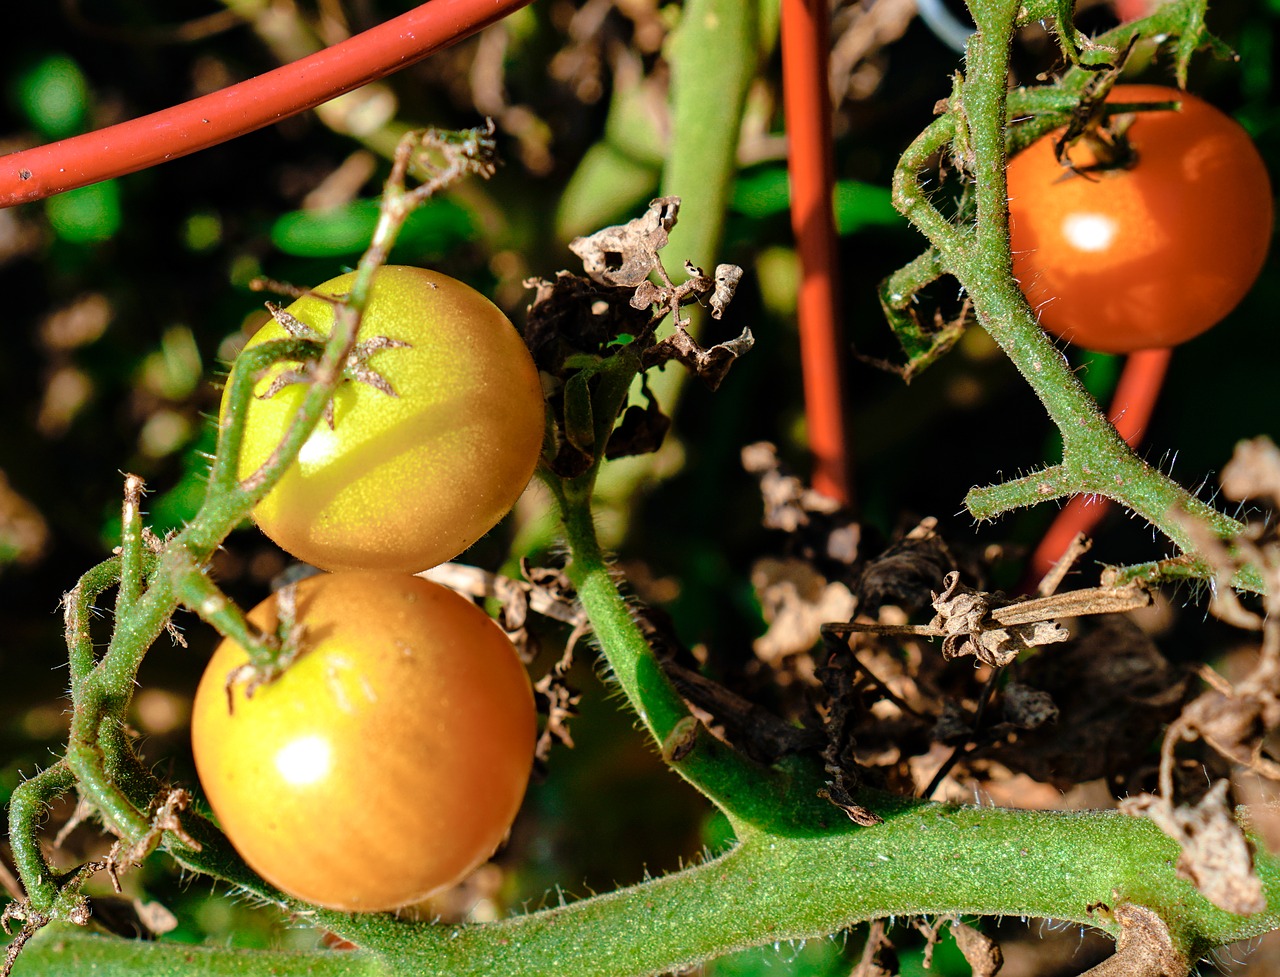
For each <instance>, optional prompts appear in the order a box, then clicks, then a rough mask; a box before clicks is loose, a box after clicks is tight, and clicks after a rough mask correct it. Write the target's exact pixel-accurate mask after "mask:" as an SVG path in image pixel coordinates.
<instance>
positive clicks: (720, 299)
mask: <svg viewBox="0 0 1280 977" xmlns="http://www.w3.org/2000/svg"><path fill="white" fill-rule="evenodd" d="M741 280H742V269H741V268H739V267H738V266H737V265H716V274H715V282H716V288H715V292H713V293H712V295H711V317H712V318H713V319H719V318H720V317H721V316H723V315H724V310H725V308H726V307H727V306H728V305H729V303H730V302H732V301H733V296H734V293H735V292H736V291H737V290H738V282H740V281H741Z"/></svg>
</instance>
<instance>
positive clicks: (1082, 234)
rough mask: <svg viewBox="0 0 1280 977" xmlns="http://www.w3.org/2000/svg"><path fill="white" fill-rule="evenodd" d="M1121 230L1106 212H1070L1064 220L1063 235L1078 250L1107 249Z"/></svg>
mask: <svg viewBox="0 0 1280 977" xmlns="http://www.w3.org/2000/svg"><path fill="white" fill-rule="evenodd" d="M1118 230H1119V225H1118V224H1117V223H1116V222H1115V219H1114V218H1112V217H1109V216H1108V215H1106V214H1070V215H1068V216H1067V218H1066V219H1065V220H1063V222H1062V236H1063V237H1064V238H1066V239H1067V241H1068V242H1069V243H1070V244H1071V246H1072V247H1074V248H1075V249H1076V250H1077V251H1105V250H1107V248H1109V247H1110V246H1111V242H1112V240H1113V239H1114V238H1115V236H1116V232H1117V231H1118Z"/></svg>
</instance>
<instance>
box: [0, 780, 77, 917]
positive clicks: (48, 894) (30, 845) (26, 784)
mask: <svg viewBox="0 0 1280 977" xmlns="http://www.w3.org/2000/svg"><path fill="white" fill-rule="evenodd" d="M74 786H75V777H74V776H73V775H72V773H71V768H70V767H68V766H67V764H66V763H65V762H63V761H59V762H57V763H55V764H54V765H53V766H51V767H49V768H48V769H47V770H42V771H40V773H38V774H36V775H35V776H34V777H32V778H30V779H29V780H24V781H23V782H22V783H20V784H19V785H18V786H17V787H15V788H14V790H13V794H12V796H11V797H10V800H9V847H10V850H11V852H12V854H13V862H14V865H15V866H17V869H18V874H19V876H20V877H21V878H22V884H23V886H24V888H25V889H26V890H27V898H28V899H29V900H30V902H31V905H32V906H33V907H34V908H35V909H36V910H37V911H39V912H48V911H49V910H50V908H52V906H53V904H54V901H55V900H56V899H57V897H58V886H57V884H56V880H55V879H54V878H53V870H52V869H51V868H50V867H49V863H48V862H46V861H45V858H44V851H43V849H42V848H41V845H40V825H41V822H42V821H43V820H44V814H45V812H46V811H47V810H48V809H49V804H50V803H52V802H53V801H54V800H55V799H56V798H58V797H61V796H62V795H63V794H65V793H66V792H67V791H69V790H71V788H72V787H74Z"/></svg>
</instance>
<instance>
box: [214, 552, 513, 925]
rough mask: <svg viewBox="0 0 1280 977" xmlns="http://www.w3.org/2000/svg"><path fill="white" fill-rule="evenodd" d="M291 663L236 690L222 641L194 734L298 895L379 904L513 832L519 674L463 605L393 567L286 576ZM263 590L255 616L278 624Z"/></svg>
mask: <svg viewBox="0 0 1280 977" xmlns="http://www.w3.org/2000/svg"><path fill="white" fill-rule="evenodd" d="M296 594H297V620H298V621H299V622H300V623H301V624H302V625H303V628H304V631H303V637H302V650H301V653H300V655H299V656H298V658H297V659H296V660H295V661H294V662H293V663H292V664H291V665H290V666H289V667H288V668H287V669H286V670H285V672H284V674H283V675H281V676H280V677H279V678H278V679H276V680H275V681H274V682H271V683H268V684H265V685H261V686H259V687H258V688H257V689H256V690H254V692H253V695H252V698H246V696H245V686H244V682H243V681H237V682H236V684H235V685H234V686H233V687H232V697H231V702H230V703H229V701H228V694H227V678H228V675H229V674H230V673H231V672H232V671H233V670H235V669H236V668H237V667H238V666H240V665H243V664H245V663H246V662H247V660H248V659H247V656H246V654H245V652H244V650H243V649H242V648H241V647H240V645H238V644H237V643H235V642H233V641H230V640H227V641H224V642H223V643H222V644H221V645H220V646H219V647H218V649H217V651H216V652H215V653H214V656H213V658H212V659H211V660H210V662H209V666H208V668H207V669H206V671H205V674H204V677H203V678H202V679H201V681H200V687H199V689H198V691H197V693H196V698H195V706H194V710H193V714H192V729H191V736H192V746H193V749H194V752H195V760H196V768H197V770H198V772H199V774H200V782H201V784H202V785H203V787H204V792H205V796H206V797H207V798H208V801H209V804H210V805H211V806H212V808H213V810H214V813H215V814H216V815H217V819H218V822H219V824H220V825H221V827H222V829H223V831H224V832H226V835H227V837H228V838H229V839H230V840H231V842H232V844H234V845H235V847H236V849H237V850H238V851H239V852H240V854H241V855H242V856H243V857H244V859H245V861H246V862H248V863H249V865H250V866H251V867H252V868H253V869H254V870H255V871H257V872H258V873H259V874H260V875H261V876H262V877H263V878H264V879H266V880H267V881H269V882H271V883H272V884H274V885H276V886H278V887H279V888H280V889H282V890H283V891H285V892H287V893H289V894H290V895H293V896H295V897H297V898H299V899H302V900H305V901H306V902H310V903H314V904H316V905H320V906H328V907H330V908H333V909H342V910H350V911H374V910H389V909H395V908H397V907H400V906H404V905H408V904H409V903H413V902H417V901H418V900H420V899H422V898H423V897H425V896H427V895H429V894H430V893H432V892H434V891H436V890H438V889H441V888H443V887H446V886H448V885H451V884H453V883H455V882H457V881H459V880H460V879H461V878H462V877H464V876H465V875H466V874H467V873H469V872H470V871H471V870H472V869H474V868H476V867H477V866H478V865H480V864H481V863H483V862H484V861H485V860H486V859H487V858H489V857H490V856H491V855H492V854H493V852H494V850H495V849H496V848H497V847H498V845H499V844H501V842H502V840H503V839H504V838H505V837H506V834H507V831H508V829H509V828H510V826H511V822H512V820H513V819H514V818H515V815H516V811H517V810H518V808H519V806H520V802H521V799H522V797H523V796H524V790H525V786H526V785H527V783H528V779H529V772H530V769H531V767H532V763H533V749H534V740H535V735H536V728H535V727H536V723H535V715H534V706H533V694H532V692H531V690H530V687H529V680H528V676H527V675H526V673H525V670H524V667H523V666H522V665H521V664H520V661H519V659H518V658H517V657H516V653H515V650H514V648H513V647H512V645H511V642H510V641H508V640H507V637H506V635H504V634H503V633H502V631H501V629H500V628H499V627H498V626H497V625H496V624H495V623H494V622H493V621H492V620H490V619H489V617H488V616H487V615H486V614H485V613H484V612H483V611H481V610H480V609H479V608H477V607H476V606H475V605H474V604H472V603H471V602H470V601H468V600H466V599H464V598H462V597H459V596H458V595H457V594H455V593H453V592H452V591H450V590H447V589H445V588H444V587H441V586H439V585H437V584H434V583H429V582H427V581H425V580H422V579H420V578H418V577H412V576H408V575H403V574H396V573H376V572H352V573H336V574H321V575H319V576H316V577H311V578H309V579H307V580H304V581H302V582H301V583H300V584H298V585H297V590H296ZM277 616H278V612H277V602H276V597H275V596H272V597H271V598H269V599H268V600H266V601H264V602H263V603H262V604H259V605H258V606H257V607H256V608H255V609H254V610H253V611H252V612H251V613H250V615H249V618H250V620H251V621H253V622H254V623H255V624H256V625H258V626H259V627H260V628H263V629H268V630H269V629H274V628H275V627H276V624H277Z"/></svg>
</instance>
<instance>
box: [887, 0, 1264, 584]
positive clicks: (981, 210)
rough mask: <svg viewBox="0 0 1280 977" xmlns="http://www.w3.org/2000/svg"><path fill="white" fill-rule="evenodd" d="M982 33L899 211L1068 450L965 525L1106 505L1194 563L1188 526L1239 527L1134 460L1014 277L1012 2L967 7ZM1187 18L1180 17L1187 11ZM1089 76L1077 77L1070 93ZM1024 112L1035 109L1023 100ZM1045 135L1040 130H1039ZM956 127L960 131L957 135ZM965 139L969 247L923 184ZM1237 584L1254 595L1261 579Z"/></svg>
mask: <svg viewBox="0 0 1280 977" xmlns="http://www.w3.org/2000/svg"><path fill="white" fill-rule="evenodd" d="M973 6H974V16H975V19H976V21H977V23H978V28H979V29H978V31H977V32H976V33H975V34H974V35H973V36H972V38H971V39H970V45H969V51H968V58H967V64H968V74H967V75H966V77H965V78H964V80H963V82H962V83H961V85H960V86H959V89H958V93H957V94H958V97H957V95H953V97H952V105H951V111H950V112H949V113H948V114H947V115H945V116H942V117H940V118H939V119H938V120H936V121H935V122H933V123H932V124H931V125H930V126H929V127H928V128H927V129H926V130H925V131H924V133H922V134H921V136H920V137H918V138H917V139H916V140H915V141H914V142H913V143H912V145H911V147H910V148H909V149H908V150H907V152H906V153H905V154H904V155H903V158H902V162H901V164H900V167H899V169H898V171H897V172H896V173H895V178H894V200H895V204H896V205H897V206H898V208H899V209H900V210H902V212H903V213H904V214H906V215H907V216H908V217H909V218H910V219H911V221H912V222H913V223H914V224H915V225H916V226H917V227H919V228H920V230H921V231H922V232H923V233H924V234H925V236H926V237H928V238H929V241H930V243H931V244H932V245H933V246H934V247H935V248H937V249H938V250H939V251H941V252H942V253H943V255H944V257H945V259H946V264H947V266H948V268H949V269H950V270H951V272H952V273H953V274H954V275H955V277H956V278H957V279H958V280H959V282H960V284H961V285H962V287H963V288H964V289H965V290H966V291H967V292H968V294H969V295H970V297H971V298H972V301H973V306H974V311H975V313H976V315H977V317H978V321H979V322H980V323H981V324H982V326H983V327H984V328H985V329H986V330H987V332H988V333H989V334H990V335H991V337H992V338H993V339H994V340H995V341H996V343H998V344H999V346H1000V347H1001V348H1002V349H1003V350H1004V352H1005V353H1006V355H1007V356H1008V357H1009V358H1010V360H1011V361H1012V362H1013V364H1014V366H1015V367H1017V369H1018V371H1019V372H1020V373H1021V374H1022V376H1023V377H1024V378H1025V379H1026V381H1027V383H1028V385H1029V386H1030V387H1031V388H1032V390H1033V391H1034V392H1035V394H1036V396H1037V397H1038V398H1039V399H1040V401H1041V402H1042V403H1043V404H1044V406H1045V409H1046V411H1047V412H1048V414H1049V416H1050V418H1051V419H1052V420H1053V422H1054V424H1055V425H1057V427H1058V429H1059V431H1060V432H1061V433H1062V438H1063V445H1064V448H1063V459H1062V463H1061V464H1060V465H1056V466H1054V467H1052V468H1049V469H1046V470H1044V471H1042V472H1038V473H1035V474H1032V475H1029V476H1026V477H1023V478H1019V479H1015V480H1013V481H1011V482H1007V483H1004V484H1002V485H996V486H990V487H985V488H975V489H973V490H971V491H970V492H969V494H968V496H967V497H966V499H965V504H966V506H967V507H968V508H969V511H970V513H971V514H972V515H973V516H974V517H975V518H978V519H991V518H994V517H995V516H997V515H1000V514H1002V513H1004V512H1008V511H1010V510H1012V509H1014V508H1018V507H1021V506H1028V505H1033V504H1035V503H1038V502H1042V501H1044V500H1046V499H1053V498H1061V497H1064V496H1066V495H1071V494H1076V493H1095V494H1098V495H1103V496H1106V497H1107V498H1110V499H1113V500H1115V501H1117V502H1119V503H1121V504H1123V505H1125V506H1126V507H1128V508H1129V509H1130V510H1132V511H1133V512H1135V513H1137V514H1138V515H1141V516H1142V517H1144V518H1145V519H1147V520H1148V521H1149V522H1150V523H1152V524H1153V525H1155V526H1157V527H1158V528H1159V529H1160V530H1161V531H1162V532H1163V533H1165V535H1167V536H1168V537H1169V538H1170V539H1171V540H1173V542H1174V543H1176V544H1177V545H1178V546H1179V547H1180V548H1182V549H1183V550H1186V551H1189V552H1194V550H1195V548H1196V546H1195V533H1194V531H1192V530H1189V529H1188V527H1187V525H1186V519H1187V517H1188V516H1190V517H1191V518H1193V519H1195V520H1197V521H1199V522H1200V523H1201V524H1203V525H1205V526H1207V527H1209V528H1210V529H1211V530H1212V531H1213V532H1214V533H1215V534H1216V535H1218V536H1219V537H1222V538H1231V537H1233V536H1236V535H1238V534H1240V533H1241V532H1243V530H1244V527H1243V525H1241V524H1240V523H1239V522H1237V521H1235V520H1233V519H1231V518H1229V517H1227V516H1225V515H1223V514H1222V513H1219V512H1217V511H1216V510H1215V509H1213V508H1212V507H1211V506H1208V505H1206V504H1205V503H1204V502H1202V501H1200V500H1199V499H1197V498H1196V497H1195V496H1194V495H1192V494H1191V493H1190V492H1188V491H1187V490H1186V489H1184V488H1182V487H1181V486H1179V485H1177V484H1176V483H1175V482H1173V481H1172V480H1171V479H1169V478H1167V477H1166V476H1165V475H1163V474H1162V473H1161V472H1159V471H1157V470H1156V469H1153V468H1152V467H1151V466H1149V465H1148V464H1146V462H1144V461H1143V460H1142V459H1140V458H1139V457H1138V456H1137V455H1135V454H1134V452H1133V451H1132V449H1131V448H1130V447H1129V446H1128V445H1127V444H1125V443H1124V441H1123V439H1121V438H1120V436H1119V435H1118V434H1117V433H1116V431H1115V428H1114V427H1113V426H1112V425H1111V424H1110V422H1109V421H1108V420H1107V419H1106V417H1105V416H1104V415H1103V414H1102V413H1101V411H1100V410H1099V409H1098V405H1097V403H1096V402H1095V401H1094V400H1093V398H1092V397H1090V396H1089V394H1088V392H1087V391H1086V390H1085V389H1084V387H1083V385H1082V384H1081V383H1080V382H1079V380H1078V379H1077V377H1076V375H1075V374H1074V373H1073V372H1072V371H1071V369H1070V368H1069V366H1068V364H1067V362H1066V360H1065V359H1064V357H1063V356H1062V354H1061V353H1060V352H1059V351H1058V349H1057V348H1056V347H1055V346H1054V345H1053V343H1052V342H1051V341H1050V340H1049V339H1048V338H1047V337H1046V336H1045V334H1044V332H1043V331H1042V330H1041V329H1040V326H1039V324H1038V323H1037V322H1036V320H1035V316H1034V314H1033V312H1032V311H1031V309H1030V307H1029V306H1028V304H1027V301H1026V299H1025V297H1024V296H1023V294H1022V292H1021V290H1020V289H1019V288H1018V285H1017V282H1016V281H1015V280H1014V279H1013V275H1012V267H1011V266H1012V262H1011V256H1010V250H1009V226H1008V191H1007V185H1006V178H1005V158H1006V152H1007V146H1008V141H1009V140H1008V132H1007V129H1006V120H1007V113H1008V105H1007V90H1006V87H1005V80H1006V78H1007V75H1008V68H1009V42H1010V40H1011V37H1012V29H1013V18H1014V14H1015V13H1016V12H1017V8H1018V3H1017V2H1016V0H984V2H976V3H975V4H974V5H973ZM1183 16H1184V17H1185V10H1184V11H1183ZM1087 78H1088V73H1087V72H1084V71H1083V70H1081V69H1075V74H1073V75H1072V76H1071V82H1072V85H1073V86H1075V88H1076V90H1079V89H1081V88H1083V86H1084V85H1085V84H1086V83H1087ZM1060 97H1061V96H1059V95H1055V96H1053V97H1052V98H1049V99H1047V98H1039V99H1038V102H1040V103H1044V104H1042V105H1040V107H1041V108H1054V109H1056V108H1057V104H1058V103H1057V100H1058V99H1059V98H1060ZM1020 98H1021V100H1022V103H1023V104H1024V105H1025V104H1029V103H1032V102H1036V101H1037V98H1036V97H1035V96H1029V95H1027V94H1026V93H1023V94H1022V95H1021V96H1020ZM1040 124H1041V125H1044V124H1046V123H1044V122H1043V121H1042V122H1041V123H1040ZM957 126H960V127H963V128H962V129H961V130H960V131H959V132H958V133H957ZM956 135H960V136H962V137H963V139H962V140H961V141H962V142H963V144H964V145H965V146H966V148H967V152H969V153H971V158H970V159H969V160H968V161H967V162H968V165H969V166H970V167H971V169H972V175H973V178H974V187H973V193H974V203H975V207H976V212H977V219H976V223H975V224H974V228H973V232H972V237H970V235H969V234H967V233H966V232H965V231H963V230H962V229H960V228H959V227H957V226H955V225H953V224H951V223H950V221H948V220H947V219H946V218H945V217H944V216H943V215H942V214H941V213H939V212H938V210H937V209H936V208H934V207H933V205H932V204H931V203H930V202H929V201H928V199H927V197H926V196H925V194H924V192H923V190H922V189H921V187H920V184H919V173H920V171H921V169H922V168H923V167H924V166H925V164H926V162H927V161H928V159H929V157H931V156H932V155H933V154H935V153H936V152H938V151H940V150H941V149H943V147H944V146H945V145H946V143H947V142H948V141H949V140H950V139H952V138H953V137H955V136H956ZM1237 582H1238V583H1239V584H1241V585H1242V586H1245V587H1248V588H1250V589H1255V590H1257V589H1261V588H1262V586H1263V583H1262V580H1261V577H1260V575H1259V573H1258V571H1257V570H1256V568H1252V567H1246V568H1245V569H1244V570H1242V571H1241V572H1240V574H1239V576H1238V578H1237Z"/></svg>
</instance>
